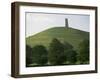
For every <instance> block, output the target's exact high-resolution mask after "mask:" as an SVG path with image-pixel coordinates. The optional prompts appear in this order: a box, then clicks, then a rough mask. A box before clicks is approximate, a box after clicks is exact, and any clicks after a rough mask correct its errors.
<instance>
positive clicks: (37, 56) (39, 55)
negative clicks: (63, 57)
mask: <svg viewBox="0 0 100 80" xmlns="http://www.w3.org/2000/svg"><path fill="white" fill-rule="evenodd" d="M32 60H33V63H36V64H38V65H45V64H46V63H47V61H48V51H47V50H46V48H45V47H44V46H42V45H36V46H35V47H33V49H32Z"/></svg>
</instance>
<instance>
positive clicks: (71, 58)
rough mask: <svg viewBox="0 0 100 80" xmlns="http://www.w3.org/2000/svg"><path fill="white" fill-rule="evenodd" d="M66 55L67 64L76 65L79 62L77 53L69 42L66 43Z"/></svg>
mask: <svg viewBox="0 0 100 80" xmlns="http://www.w3.org/2000/svg"><path fill="white" fill-rule="evenodd" d="M64 54H65V55H66V62H67V64H75V63H76V61H77V53H76V51H75V50H74V48H73V46H72V45H71V44H69V43H68V42H64Z"/></svg>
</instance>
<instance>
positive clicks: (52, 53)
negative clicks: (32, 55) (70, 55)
mask: <svg viewBox="0 0 100 80" xmlns="http://www.w3.org/2000/svg"><path fill="white" fill-rule="evenodd" d="M48 60H49V63H50V64H51V65H60V64H63V63H64V62H65V60H66V56H65V55H64V47H63V44H62V43H61V42H60V41H59V40H58V39H56V38H54V39H53V40H52V42H51V43H50V47H49V54H48Z"/></svg>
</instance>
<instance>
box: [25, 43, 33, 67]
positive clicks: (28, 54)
mask: <svg viewBox="0 0 100 80" xmlns="http://www.w3.org/2000/svg"><path fill="white" fill-rule="evenodd" d="M30 64H32V48H31V47H30V46H29V45H26V66H29V65H30Z"/></svg>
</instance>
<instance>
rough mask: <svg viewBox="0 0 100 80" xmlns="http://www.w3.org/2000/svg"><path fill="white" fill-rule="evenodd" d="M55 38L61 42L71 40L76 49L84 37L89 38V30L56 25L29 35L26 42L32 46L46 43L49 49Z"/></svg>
mask: <svg viewBox="0 0 100 80" xmlns="http://www.w3.org/2000/svg"><path fill="white" fill-rule="evenodd" d="M53 38H57V39H59V40H60V41H61V42H64V41H66V42H69V43H70V44H71V45H73V46H74V48H75V49H78V45H79V43H80V42H81V41H82V40H83V39H89V32H85V31H80V30H77V29H73V28H66V27H55V28H51V29H48V30H45V31H43V32H40V33H38V34H36V35H33V36H29V37H27V38H26V44H27V45H29V46H31V47H34V46H35V45H44V46H45V47H46V48H47V49H48V46H49V43H51V41H52V39H53Z"/></svg>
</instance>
